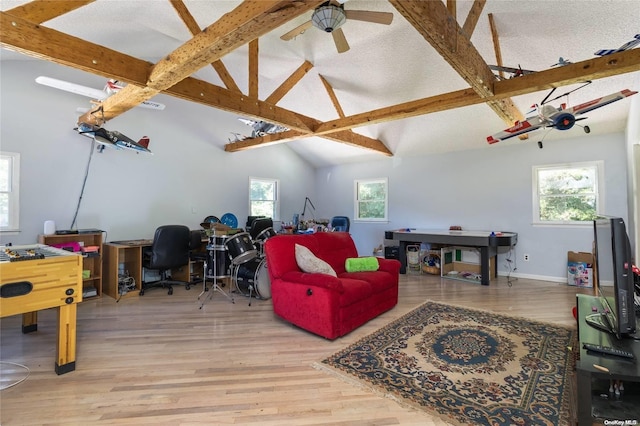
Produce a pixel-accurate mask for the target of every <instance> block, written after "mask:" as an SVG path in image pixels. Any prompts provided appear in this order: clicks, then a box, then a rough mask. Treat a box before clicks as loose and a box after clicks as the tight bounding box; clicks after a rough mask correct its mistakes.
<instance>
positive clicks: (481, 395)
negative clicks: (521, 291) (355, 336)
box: [315, 302, 576, 426]
mask: <svg viewBox="0 0 640 426" xmlns="http://www.w3.org/2000/svg"><path fill="white" fill-rule="evenodd" d="M575 333H576V332H575V330H572V329H570V328H565V327H562V326H557V325H550V324H544V323H540V322H534V321H530V320H527V319H524V318H514V317H510V316H505V315H500V314H495V313H491V312H484V311H478V310H473V309H468V308H461V307H454V306H450V305H445V304H440V303H435V302H427V303H425V304H424V305H421V306H419V307H418V308H416V309H414V310H413V311H411V312H409V313H408V314H406V315H404V316H403V317H401V318H399V319H397V320H395V321H394V322H392V323H391V324H389V325H387V326H386V327H384V328H382V329H381V330H378V331H376V332H374V333H373V334H370V335H369V336H367V337H365V338H363V339H361V340H360V341H358V342H357V343H355V344H353V345H351V346H350V347H348V348H346V349H344V350H342V351H340V352H338V353H336V354H334V355H332V356H330V357H329V358H327V359H324V360H322V362H321V363H318V364H316V365H315V367H316V368H320V369H325V370H328V371H331V372H333V373H336V374H338V375H339V376H341V377H342V378H343V379H345V380H349V381H352V382H355V383H357V384H359V385H362V386H365V387H366V388H368V389H371V390H373V391H376V392H379V393H382V394H384V395H385V396H387V397H390V398H393V399H395V400H396V401H398V402H400V403H403V404H408V405H410V406H412V407H415V408H419V409H421V410H424V411H427V412H429V413H430V414H433V415H436V416H437V417H439V418H441V419H443V420H445V421H447V422H450V423H453V424H463V425H492V426H496V425H554V426H555V425H568V424H569V407H568V405H569V404H568V398H569V396H568V391H569V386H570V383H569V379H568V377H569V374H570V373H571V371H572V368H573V356H572V355H571V352H570V351H569V350H567V347H568V346H571V345H572V343H573V342H574V338H575Z"/></svg>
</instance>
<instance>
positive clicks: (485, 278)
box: [480, 247, 491, 285]
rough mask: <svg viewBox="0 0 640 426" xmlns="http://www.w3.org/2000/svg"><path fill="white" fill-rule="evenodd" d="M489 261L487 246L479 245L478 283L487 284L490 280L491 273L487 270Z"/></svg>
mask: <svg viewBox="0 0 640 426" xmlns="http://www.w3.org/2000/svg"><path fill="white" fill-rule="evenodd" d="M490 261H491V256H490V255H489V247H480V275H481V278H480V283H481V284H482V285H489V281H490V280H491V273H490V272H489V269H490V268H489V262H490Z"/></svg>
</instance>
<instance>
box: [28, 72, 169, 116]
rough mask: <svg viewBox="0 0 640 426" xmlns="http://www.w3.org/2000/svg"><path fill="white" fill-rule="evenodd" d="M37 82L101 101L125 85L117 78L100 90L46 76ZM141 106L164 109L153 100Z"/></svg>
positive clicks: (108, 81) (39, 78)
mask: <svg viewBox="0 0 640 426" xmlns="http://www.w3.org/2000/svg"><path fill="white" fill-rule="evenodd" d="M36 83H38V84H42V85H45V86H49V87H53V88H54V89H59V90H64V91H65V92H71V93H75V94H76V95H82V96H86V97H88V98H92V99H95V100H97V101H100V102H102V101H104V100H105V99H107V98H108V97H109V96H111V95H113V94H114V93H118V91H120V89H122V88H123V87H124V86H125V85H124V84H122V83H120V82H119V81H117V80H113V79H110V80H107V84H105V86H104V88H103V89H102V90H100V89H94V88H92V87H87V86H81V85H79V84H75V83H71V82H68V81H64V80H58V79H57V78H51V77H45V76H40V77H38V78H36ZM140 106H141V107H143V108H150V109H155V110H159V111H162V110H163V109H164V105H163V104H160V103H158V102H153V101H144V102H142V103H141V104H140Z"/></svg>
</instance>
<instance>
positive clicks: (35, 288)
mask: <svg viewBox="0 0 640 426" xmlns="http://www.w3.org/2000/svg"><path fill="white" fill-rule="evenodd" d="M7 248H8V249H10V250H12V251H17V252H19V253H20V252H21V251H26V250H34V251H35V252H36V253H38V254H42V255H44V256H45V257H44V258H43V259H37V258H34V259H31V260H21V261H17V262H11V261H9V260H5V259H4V258H3V259H2V260H1V261H0V289H1V295H2V297H1V298H0V317H6V316H10V315H17V314H22V332H23V333H30V332H33V331H36V330H37V329H38V311H39V310H42V309H48V308H57V310H58V347H57V353H56V363H55V371H56V373H57V374H64V373H68V372H69V371H73V370H75V369H76V319H77V307H78V302H82V256H80V255H78V254H75V253H70V252H68V251H65V250H61V249H56V248H53V247H48V246H45V245H42V244H36V245H32V246H12V247H7ZM4 249H5V248H4V247H3V250H4ZM2 254H4V251H3V252H2Z"/></svg>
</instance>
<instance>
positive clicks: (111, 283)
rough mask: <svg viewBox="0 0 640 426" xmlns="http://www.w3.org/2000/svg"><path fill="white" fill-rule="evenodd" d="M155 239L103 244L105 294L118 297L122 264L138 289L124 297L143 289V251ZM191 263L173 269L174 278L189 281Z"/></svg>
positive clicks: (103, 284) (103, 285)
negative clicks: (119, 273) (119, 272)
mask: <svg viewBox="0 0 640 426" xmlns="http://www.w3.org/2000/svg"><path fill="white" fill-rule="evenodd" d="M152 244H153V240H146V239H139V240H126V241H111V242H108V243H104V244H103V245H102V258H103V265H102V273H103V276H104V278H103V283H102V287H103V288H102V290H103V292H104V293H105V294H107V295H109V296H111V297H113V298H114V299H118V298H120V297H121V296H120V295H119V294H118V271H119V270H120V265H121V264H123V265H124V270H125V271H127V272H128V273H129V275H130V276H131V277H132V278H133V279H134V280H135V283H136V290H135V291H130V292H128V293H126V294H124V295H122V297H129V296H132V295H136V296H137V295H138V293H139V291H140V290H141V289H142V278H143V276H142V251H143V250H144V249H145V248H146V247H151V245H152ZM189 268H190V265H189V264H186V265H184V267H180V268H178V269H174V270H172V271H171V276H172V278H173V279H175V280H178V281H189V278H190V276H189V275H190V273H189Z"/></svg>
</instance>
